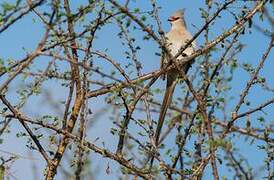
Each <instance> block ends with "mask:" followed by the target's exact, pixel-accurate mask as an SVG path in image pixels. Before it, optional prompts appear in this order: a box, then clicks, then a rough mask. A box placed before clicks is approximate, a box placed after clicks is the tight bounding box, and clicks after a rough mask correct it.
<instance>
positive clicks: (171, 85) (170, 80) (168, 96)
mask: <svg viewBox="0 0 274 180" xmlns="http://www.w3.org/2000/svg"><path fill="white" fill-rule="evenodd" d="M190 67H191V63H188V64H187V65H186V66H185V67H184V72H185V74H186V73H187V72H188V70H189V68H190ZM176 79H177V75H176V74H169V75H168V76H167V86H166V91H165V95H164V99H163V102H162V106H161V110H160V115H159V120H158V124H157V128H156V132H155V136H154V137H155V146H156V147H157V146H158V145H159V140H160V134H161V130H162V127H163V124H164V120H165V116H166V112H167V109H168V107H169V105H170V103H171V100H172V95H173V92H174V89H175V86H176V84H177V82H176ZM153 160H154V156H152V158H151V161H150V165H151V166H152V165H153Z"/></svg>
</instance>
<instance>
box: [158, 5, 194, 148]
mask: <svg viewBox="0 0 274 180" xmlns="http://www.w3.org/2000/svg"><path fill="white" fill-rule="evenodd" d="M168 21H170V22H171V30H170V31H169V32H168V33H167V34H166V35H165V36H166V41H167V46H168V49H169V51H170V54H171V55H172V56H175V55H176V54H177V53H178V51H179V50H180V48H181V47H182V46H183V45H185V44H186V42H187V41H189V40H191V39H192V36H191V34H190V33H189V32H188V31H187V29H186V23H185V20H184V11H183V10H178V11H176V12H175V13H174V14H173V15H172V16H170V18H169V19H168ZM195 46H196V45H195V42H193V43H192V44H191V46H189V47H188V48H187V49H186V50H184V52H183V53H184V54H185V55H186V56H188V55H190V54H192V53H193V52H194V48H195ZM182 58H183V55H180V56H179V57H178V58H177V59H178V60H179V61H180V59H182ZM167 64H169V62H168V59H167V58H166V57H165V55H163V56H162V59H161V67H165V66H166V65H167ZM190 65H191V63H188V64H186V65H184V66H183V67H182V71H183V72H184V73H185V74H186V73H187V71H188V69H189V67H190ZM178 75H179V72H178V71H177V70H175V69H174V70H172V71H169V72H168V73H167V85H166V91H165V95H164V98H163V102H162V106H161V111H160V116H159V120H158V124H157V129H156V133H155V145H156V146H158V141H159V138H160V133H161V129H162V126H163V123H164V119H165V115H166V112H167V109H168V107H169V104H170V103H171V100H172V95H173V92H174V89H175V86H176V79H177V77H178Z"/></svg>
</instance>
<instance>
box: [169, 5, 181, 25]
mask: <svg viewBox="0 0 274 180" xmlns="http://www.w3.org/2000/svg"><path fill="white" fill-rule="evenodd" d="M184 13H185V9H180V10H177V11H176V12H175V13H174V14H173V15H171V16H170V17H169V18H168V21H169V22H170V23H171V25H176V24H182V23H183V24H184V25H185V23H184Z"/></svg>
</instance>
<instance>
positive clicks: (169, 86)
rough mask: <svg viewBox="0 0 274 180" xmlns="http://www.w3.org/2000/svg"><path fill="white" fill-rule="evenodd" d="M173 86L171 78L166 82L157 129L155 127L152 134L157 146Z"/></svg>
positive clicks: (173, 82)
mask: <svg viewBox="0 0 274 180" xmlns="http://www.w3.org/2000/svg"><path fill="white" fill-rule="evenodd" d="M175 86H176V80H173V81H172V82H167V86H166V91H165V95H164V99H163V102H162V106H161V110H160V116H159V120H158V124H157V129H156V132H155V136H154V137H155V145H156V147H157V146H158V142H159V138H160V134H161V130H162V127H163V124H164V120H165V116H166V112H167V109H168V107H169V105H170V103H171V100H172V95H173V92H174V89H175Z"/></svg>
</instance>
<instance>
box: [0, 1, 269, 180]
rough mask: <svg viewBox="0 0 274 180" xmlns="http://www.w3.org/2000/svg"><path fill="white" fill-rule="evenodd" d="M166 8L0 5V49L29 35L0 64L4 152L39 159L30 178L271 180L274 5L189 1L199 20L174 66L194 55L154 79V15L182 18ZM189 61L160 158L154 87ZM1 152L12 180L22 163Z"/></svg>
mask: <svg viewBox="0 0 274 180" xmlns="http://www.w3.org/2000/svg"><path fill="white" fill-rule="evenodd" d="M166 3H167V2H166V1H155V0H150V1H133V0H132V1H131V0H125V1H116V0H108V1H96V0H89V1H88V2H86V1H69V0H63V1H59V0H52V1H46V0H33V1H32V0H28V1H22V0H17V1H15V2H8V1H3V2H1V11H0V38H3V39H5V38H7V39H9V40H10V41H14V39H13V38H17V39H16V40H18V38H19V39H20V38H25V37H24V36H25V33H27V31H30V32H31V33H32V34H33V37H28V39H29V41H26V42H23V44H13V47H17V49H16V51H13V52H12V53H6V54H5V55H2V57H1V59H0V77H1V79H0V99H1V104H0V108H1V130H0V136H1V143H2V144H10V143H14V142H10V141H9V138H5V137H7V136H8V135H14V134H16V135H17V139H16V142H21V143H22V142H23V143H25V145H26V146H27V148H28V149H29V152H32V153H34V152H38V153H39V154H40V157H41V159H42V161H43V162H35V161H33V164H39V166H41V164H43V166H44V169H37V170H34V172H36V171H37V172H36V173H38V174H39V177H42V175H43V172H44V177H45V178H46V179H54V178H55V179H57V178H60V177H64V178H65V179H68V178H72V179H74V178H75V179H91V178H102V177H103V175H100V176H96V174H97V170H96V162H100V163H99V164H98V167H99V168H103V169H104V171H103V174H109V176H111V177H116V176H119V177H121V178H124V179H127V178H128V179H131V178H136V179H138V177H139V178H143V179H151V178H153V179H159V178H165V179H176V178H177V179H201V178H202V177H204V178H210V179H213V178H214V179H220V178H227V179H232V178H235V179H257V178H260V177H264V178H266V179H273V176H274V172H273V163H274V161H273V155H274V153H273V151H274V146H273V145H274V139H273V131H274V130H273V121H271V120H272V119H271V118H273V112H272V111H271V109H273V107H274V106H273V104H274V97H273V92H274V87H272V85H273V84H272V83H273V76H272V74H271V73H273V72H272V69H271V68H269V67H273V62H271V57H272V59H273V53H272V54H271V52H272V47H273V24H274V21H273V17H272V16H271V13H270V12H272V11H273V9H272V10H271V8H273V2H272V1H267V0H262V1H235V0H227V1H209V0H206V1H205V2H202V1H200V2H193V4H194V5H195V8H196V11H199V12H200V14H199V17H197V18H196V19H194V16H197V15H198V14H193V18H192V17H191V18H192V20H196V21H195V22H194V21H187V24H188V28H189V29H190V30H191V32H192V33H193V39H192V40H190V41H189V42H187V44H186V45H185V46H184V47H181V50H180V52H179V53H178V56H179V55H180V54H181V53H183V51H184V50H185V49H186V48H187V47H188V46H189V45H190V44H191V43H192V42H193V41H197V42H198V43H197V44H198V48H197V50H196V51H195V52H194V53H193V54H192V55H190V56H187V57H185V58H184V59H183V60H182V61H180V62H177V61H175V60H176V56H175V57H170V58H171V61H172V62H173V63H171V64H170V65H168V66H167V67H164V68H159V64H160V56H161V53H162V52H167V51H168V50H167V49H168V48H167V44H166V41H165V38H164V30H163V29H165V27H167V25H166V24H167V23H166V22H165V21H163V19H162V16H161V14H163V13H164V12H165V11H167V9H168V8H172V10H176V9H177V8H181V7H175V6H174V5H172V4H166ZM174 3H179V1H178V2H174ZM167 5H169V6H170V7H166V6H167ZM189 6H192V5H189ZM187 11H188V8H187ZM189 12H191V11H189ZM190 15H191V14H188V13H187V15H186V16H187V19H188V18H190ZM30 20H32V21H33V22H32V25H31V26H28V27H27V26H26V25H25V26H24V25H20V23H22V24H24V23H25V24H28V23H29V21H30ZM28 28H33V29H35V30H32V29H28ZM14 32H15V33H20V32H22V33H20V35H19V36H18V37H12V34H13V33H14ZM37 34H39V39H40V40H39V41H37V42H36V38H35V37H36V35H37ZM6 42H7V43H6V44H8V40H6ZM4 43H5V41H4ZM4 43H3V42H2V43H1V44H2V45H1V46H3V48H4ZM29 43H32V44H31V45H30V44H29ZM33 44H35V46H33ZM7 46H9V45H7ZM22 46H23V49H22ZM25 46H27V47H25ZM18 48H19V49H21V52H18V51H17V50H18ZM167 53H168V52H167ZM178 56H177V57H178ZM14 57H17V58H14ZM194 58H195V62H194V63H193V65H192V68H191V70H190V72H189V73H188V74H187V75H185V74H182V75H181V76H180V78H179V79H178V84H179V85H178V87H177V89H176V92H175V95H174V98H173V101H172V104H171V105H170V107H169V111H168V114H167V116H166V117H165V125H164V128H163V131H162V133H161V136H160V145H159V146H157V147H156V146H155V139H154V133H155V128H156V124H157V117H158V114H159V109H160V107H161V100H162V94H163V89H164V88H162V87H161V85H162V83H163V82H162V81H161V78H160V76H161V75H163V74H165V73H166V72H168V71H172V70H174V69H178V68H180V67H181V66H183V65H184V64H185V63H187V62H190V61H191V60H193V59H194ZM271 82H272V83H271ZM19 124H20V126H19ZM14 126H15V127H20V128H13V127H14ZM21 128H23V129H21ZM243 144H245V145H243ZM244 146H246V147H247V148H250V149H251V151H253V155H252V153H251V154H248V153H247V154H245V150H244V149H245V148H244ZM0 150H1V152H2V154H1V160H2V162H1V169H0V172H1V173H0V174H1V176H0V177H2V176H5V177H8V176H9V174H11V173H8V169H9V168H10V167H12V164H13V163H15V162H16V161H17V159H16V157H17V158H20V156H19V155H17V154H14V153H13V152H11V151H10V152H6V151H5V150H4V149H2V148H1V149H0ZM24 151H25V150H24ZM152 156H153V157H154V159H156V160H155V161H154V162H153V163H152V164H150V161H149V160H150V158H151V157H152ZM256 156H260V158H259V161H258V163H250V161H252V160H254V159H255V160H256V159H257V158H256ZM26 161H30V159H28V160H26ZM258 168H262V170H260V169H258ZM116 169H118V173H114V171H115V170H116ZM222 169H224V170H222ZM57 173H58V174H57ZM56 174H57V176H56ZM1 179H3V177H2V178H1ZM36 179H37V177H36Z"/></svg>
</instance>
